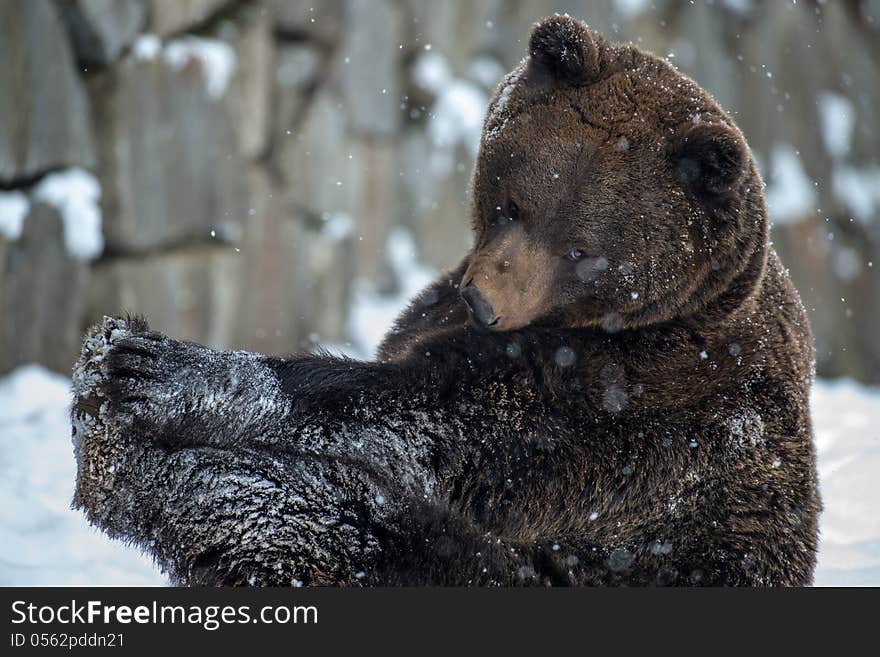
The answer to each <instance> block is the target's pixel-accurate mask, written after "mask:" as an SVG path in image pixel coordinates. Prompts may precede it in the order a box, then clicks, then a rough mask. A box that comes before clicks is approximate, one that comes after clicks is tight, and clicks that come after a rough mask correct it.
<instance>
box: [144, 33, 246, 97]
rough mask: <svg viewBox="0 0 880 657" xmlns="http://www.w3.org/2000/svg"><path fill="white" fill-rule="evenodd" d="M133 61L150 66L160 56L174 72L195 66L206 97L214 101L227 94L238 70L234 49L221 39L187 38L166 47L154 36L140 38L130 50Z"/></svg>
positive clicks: (174, 41) (188, 36)
mask: <svg viewBox="0 0 880 657" xmlns="http://www.w3.org/2000/svg"><path fill="white" fill-rule="evenodd" d="M131 52H132V55H133V56H134V58H135V59H136V60H138V61H142V62H151V61H154V60H156V59H158V58H159V56H160V55H161V56H162V60H163V61H164V62H165V63H166V64H167V65H168V66H169V67H171V68H172V69H174V70H175V71H180V70H182V69H184V68H185V67H186V66H188V65H189V64H190V63H191V62H193V61H195V62H198V65H199V72H200V73H201V76H202V79H203V80H204V81H205V90H206V91H207V92H208V95H209V96H210V97H211V98H212V99H214V100H217V99H219V98H221V97H222V96H223V94H225V93H226V89H227V88H228V87H229V82H230V80H232V76H233V75H234V74H235V69H236V68H237V66H238V58H237V57H236V55H235V49H234V48H233V47H232V46H231V45H229V44H228V43H226V42H225V41H221V40H220V39H207V38H205V37H197V36H192V35H187V36H184V37H181V38H179V39H174V40H173V41H169V42H168V43H167V44H165V46H164V47H163V45H162V40H161V39H160V38H159V37H158V36H156V35H155V34H141V35H140V36H139V37H138V38H137V39H135V42H134V44H133V45H132V47H131Z"/></svg>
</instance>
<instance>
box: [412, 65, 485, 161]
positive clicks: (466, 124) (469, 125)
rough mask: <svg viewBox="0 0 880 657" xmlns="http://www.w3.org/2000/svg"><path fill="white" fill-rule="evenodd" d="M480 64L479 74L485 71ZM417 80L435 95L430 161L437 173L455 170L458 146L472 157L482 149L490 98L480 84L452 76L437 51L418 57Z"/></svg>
mask: <svg viewBox="0 0 880 657" xmlns="http://www.w3.org/2000/svg"><path fill="white" fill-rule="evenodd" d="M481 66H482V67H483V69H484V68H485V63H483V64H481V65H478V70H477V72H478V73H485V70H481V68H480V67H481ZM412 76H413V80H414V81H415V83H416V84H417V85H418V86H420V87H421V88H422V89H424V90H426V91H429V92H430V93H431V94H433V95H434V98H435V100H434V104H433V106H432V107H431V111H430V113H429V120H428V136H429V137H430V138H431V141H432V143H433V145H434V147H435V149H436V150H435V152H434V154H433V155H432V157H431V164H432V167H433V168H434V170H435V171H436V172H438V173H441V174H443V173H448V172H449V171H451V170H452V167H453V164H454V159H455V149H456V148H457V146H458V145H459V144H463V145H464V146H465V147H466V148H467V149H468V151H469V152H470V154H471V156H472V157H476V155H477V151H478V150H479V148H480V134H481V132H482V129H483V116H484V114H485V109H486V103H487V102H488V100H489V98H488V96H487V94H486V92H485V91H484V90H483V89H482V88H480V87H479V86H478V85H477V84H475V83H473V82H471V81H469V80H466V79H463V78H457V77H455V76H454V75H453V73H452V69H451V68H450V66H449V63H448V62H447V61H446V58H445V57H444V56H443V55H441V54H439V53H435V52H425V53H423V54H422V55H420V56H419V58H418V59H417V60H416V61H415V63H414V64H413V68H412Z"/></svg>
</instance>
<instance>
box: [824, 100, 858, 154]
mask: <svg viewBox="0 0 880 657" xmlns="http://www.w3.org/2000/svg"><path fill="white" fill-rule="evenodd" d="M816 102H817V103H818V105H819V121H820V124H821V128H822V141H824V142H825V148H827V149H828V152H829V153H830V154H831V156H832V157H833V158H835V159H838V160H839V159H842V158H844V157H846V155H847V153H849V149H850V144H851V143H852V136H853V129H854V128H855V124H856V122H855V109H854V107H853V104H852V101H851V100H850V99H849V98H847V97H846V96H844V95H843V94H839V93H836V92H834V91H823V92H821V93H819V95H818V97H817V98H816Z"/></svg>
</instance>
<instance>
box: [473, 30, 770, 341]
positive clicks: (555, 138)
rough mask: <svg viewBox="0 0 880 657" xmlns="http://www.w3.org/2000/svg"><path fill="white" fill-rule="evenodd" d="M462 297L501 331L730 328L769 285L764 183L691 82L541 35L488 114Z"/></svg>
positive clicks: (621, 52) (638, 58)
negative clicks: (739, 308)
mask: <svg viewBox="0 0 880 657" xmlns="http://www.w3.org/2000/svg"><path fill="white" fill-rule="evenodd" d="M471 185H472V188H471V220H472V224H473V228H474V232H475V241H474V247H473V251H472V253H471V255H470V259H469V266H468V268H467V270H466V272H465V274H464V276H463V278H462V280H461V283H460V289H461V295H462V298H463V299H464V300H465V302H466V303H467V305H468V307H469V309H470V313H471V316H472V319H473V321H474V322H475V323H476V324H477V325H479V326H481V327H483V328H489V329H491V330H501V331H504V330H511V329H516V328H520V327H523V326H527V325H552V326H556V327H560V326H564V327H596V328H599V327H601V328H602V329H604V330H606V331H609V332H614V331H618V330H621V329H625V328H633V327H640V326H645V325H648V324H652V323H656V322H662V321H667V320H670V319H673V318H676V317H683V316H687V315H691V314H694V313H698V312H707V313H713V312H716V311H719V310H720V312H721V313H722V314H723V313H724V312H726V311H725V308H730V307H732V306H734V305H736V304H737V303H739V302H740V301H741V299H742V298H743V296H744V295H748V294H749V293H750V291H751V290H752V289H753V288H754V286H755V284H756V282H757V281H758V280H759V279H760V276H761V275H762V271H763V267H764V263H765V261H766V251H767V213H766V208H765V205H764V201H763V192H762V186H763V184H762V182H761V180H760V178H759V176H758V173H757V169H756V167H755V165H754V161H753V159H752V156H751V153H750V151H749V149H748V146H747V145H746V143H745V141H744V139H743V137H742V135H741V134H740V132H739V130H738V129H737V128H736V127H735V125H734V124H733V122H732V120H731V119H730V118H729V117H728V116H727V115H726V114H725V113H724V112H723V111H722V110H721V109H720V108H719V106H718V105H717V104H716V103H715V101H714V100H713V99H712V98H711V97H710V96H709V95H708V94H707V93H706V92H705V91H703V90H702V89H701V88H700V87H699V86H698V85H697V84H696V83H695V82H693V81H692V80H690V79H689V78H687V77H686V76H684V75H683V74H681V73H680V72H678V71H677V70H675V69H674V68H673V67H672V66H671V65H669V64H668V63H666V62H665V61H662V60H660V59H658V58H656V57H654V56H652V55H650V54H647V53H644V52H642V51H640V50H638V49H637V48H635V47H633V46H629V45H611V44H609V43H607V42H606V41H605V40H604V39H603V38H602V37H601V36H599V35H598V34H595V33H593V32H591V31H590V30H589V29H588V28H587V27H586V26H585V25H584V24H583V23H581V22H580V21H577V20H575V19H572V18H569V17H567V16H554V17H552V18H548V19H545V20H544V21H542V22H541V23H539V24H537V25H536V26H535V28H534V30H533V31H532V34H531V38H530V42H529V55H528V57H526V58H525V59H524V60H523V61H522V62H521V64H520V65H519V67H518V68H516V69H515V70H514V71H512V72H511V73H510V74H508V75H507V76H506V77H505V79H504V80H502V82H501V84H500V85H499V87H498V90H497V91H496V92H495V95H494V97H493V98H492V101H491V102H490V105H489V109H488V114H487V117H486V120H485V124H484V127H483V135H482V141H481V145H480V152H479V156H478V157H477V162H476V165H475V168H474V175H473V179H472V183H471Z"/></svg>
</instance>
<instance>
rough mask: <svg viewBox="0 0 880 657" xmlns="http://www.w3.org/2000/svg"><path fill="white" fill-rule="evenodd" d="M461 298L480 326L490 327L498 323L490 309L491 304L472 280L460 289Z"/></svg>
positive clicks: (496, 317)
mask: <svg viewBox="0 0 880 657" xmlns="http://www.w3.org/2000/svg"><path fill="white" fill-rule="evenodd" d="M461 298H462V299H463V300H464V302H465V303H466V304H467V307H468V312H469V313H470V315H471V317H472V318H473V319H474V321H475V322H476V323H477V324H478V325H479V326H481V327H482V328H490V327H492V326H494V325H495V324H497V323H498V316H497V315H496V314H495V311H494V310H493V309H492V304H490V303H489V302H488V301H486V299H485V297H483V295H482V294H480V290H479V289H478V288H477V286H476V285H474V284H473V283H472V282H469V283H468V284H467V285H465V286H464V287H463V288H462V289H461Z"/></svg>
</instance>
